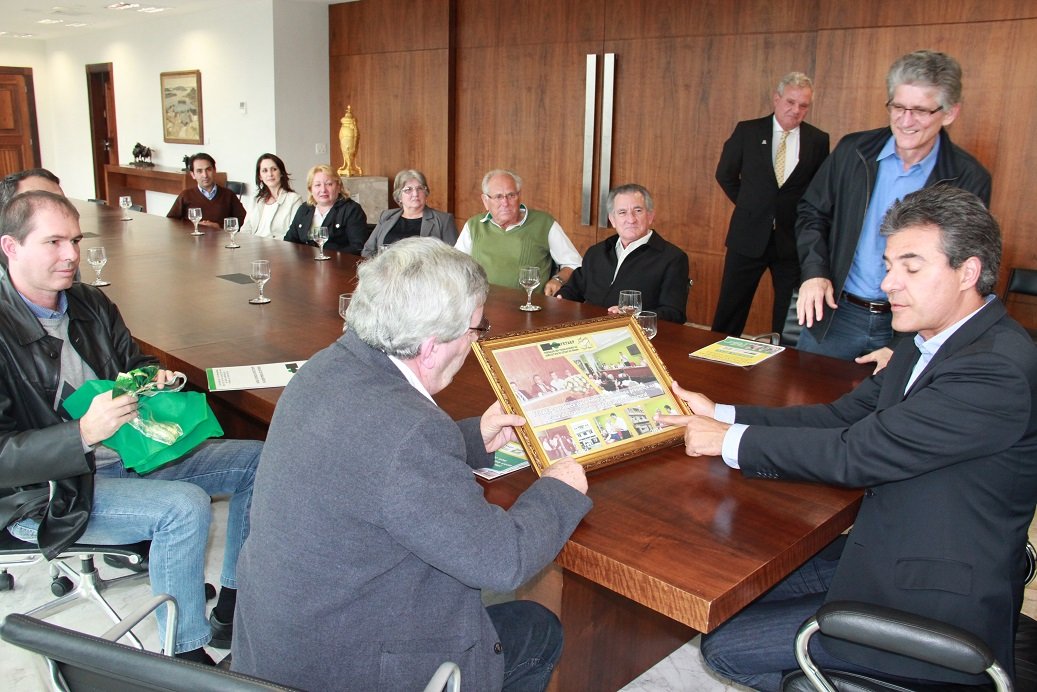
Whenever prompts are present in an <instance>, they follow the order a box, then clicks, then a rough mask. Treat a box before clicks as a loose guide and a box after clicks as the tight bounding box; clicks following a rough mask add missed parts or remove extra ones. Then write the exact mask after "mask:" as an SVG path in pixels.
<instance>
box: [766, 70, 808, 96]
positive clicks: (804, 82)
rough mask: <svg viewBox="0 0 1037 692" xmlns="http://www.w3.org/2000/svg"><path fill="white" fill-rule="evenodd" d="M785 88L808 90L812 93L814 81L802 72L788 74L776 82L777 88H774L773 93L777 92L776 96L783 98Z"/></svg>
mask: <svg viewBox="0 0 1037 692" xmlns="http://www.w3.org/2000/svg"><path fill="white" fill-rule="evenodd" d="M785 87H792V88H793V89H810V90H811V91H813V89H814V81H813V80H812V79H810V77H807V76H806V75H805V74H803V73H802V72H789V73H788V74H787V75H785V76H784V77H782V78H781V79H780V80H779V81H778V86H776V87H775V88H774V91H776V92H778V96H783V95H784V94H785Z"/></svg>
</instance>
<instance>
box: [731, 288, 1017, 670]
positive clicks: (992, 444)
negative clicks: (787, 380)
mask: <svg viewBox="0 0 1037 692" xmlns="http://www.w3.org/2000/svg"><path fill="white" fill-rule="evenodd" d="M917 360H918V349H917V348H916V347H915V345H914V342H913V341H912V340H910V339H905V340H903V341H901V343H900V344H899V345H898V346H897V348H896V350H895V351H894V353H893V357H892V359H891V360H890V362H889V365H888V366H887V367H886V369H885V370H883V371H882V372H880V373H879V374H878V375H876V376H874V377H871V378H869V379H868V380H865V381H864V382H863V383H862V384H861V385H860V386H858V387H857V388H856V389H854V390H853V391H852V392H850V393H849V394H846V395H845V396H843V397H841V398H840V399H838V400H837V401H835V402H833V403H831V404H822V405H816V406H797V407H790V408H782V409H762V408H756V407H742V406H739V407H738V408H737V409H736V412H737V413H736V420H737V422H739V423H749V424H750V427H749V428H748V429H747V430H746V431H745V435H744V436H743V437H742V442H741V445H740V447H739V452H738V454H739V460H740V465H741V467H742V472H743V473H744V474H746V475H747V476H754V477H758V478H790V479H801V480H810V481H818V482H822V483H832V484H835V485H842V486H848V487H864V488H866V489H867V490H866V491H865V495H864V501H863V503H862V504H861V509H860V512H859V513H858V514H857V520H856V522H855V524H854V527H853V530H852V531H851V533H850V536H849V539H848V540H847V542H846V547H845V548H844V550H843V553H842V557H841V558H840V561H839V567H838V570H837V572H836V575H835V579H834V581H833V582H832V587H831V589H830V590H829V592H828V600H830V601H831V600H857V601H865V602H867V603H877V604H880V605H885V606H890V607H893V608H900V609H902V610H906V611H909V612H913V613H918V614H921V615H926V616H929V617H933V618H936V619H938V620H943V621H945V622H949V623H951V624H954V625H957V626H958V627H961V628H963V629H965V630H968V631H970V632H972V633H974V634H976V635H977V636H979V637H980V638H982V639H983V640H984V641H985V642H986V643H987V644H988V645H989V646H990V647H991V648H992V649H993V650H994V653H995V655H996V656H997V659H998V660H999V661H1000V662H1001V663H1002V664H1003V665H1005V666H1006V667H1007V668H1008V670H1009V671H1011V670H1012V669H1013V658H1014V657H1013V654H1012V647H1013V639H1014V635H1015V625H1016V619H1017V615H1018V613H1019V608H1020V606H1021V605H1022V593H1023V583H1022V579H1023V574H1022V559H1023V557H1022V556H1023V549H1024V546H1025V545H1026V533H1027V529H1028V527H1029V525H1030V521H1031V519H1032V518H1033V512H1034V501H1035V499H1037V349H1035V348H1034V345H1033V341H1032V340H1031V339H1030V336H1029V335H1028V334H1027V333H1026V331H1025V330H1023V328H1022V327H1020V326H1019V324H1018V323H1016V322H1015V321H1014V320H1013V319H1012V318H1011V317H1009V316H1008V315H1007V314H1006V312H1005V308H1004V306H1003V305H1002V304H1001V302H1000V301H998V300H994V301H993V302H992V303H990V304H989V305H987V306H986V307H984V308H983V309H982V310H980V311H979V312H978V313H977V314H976V315H975V316H974V317H972V319H970V320H969V321H968V322H966V323H965V324H964V325H962V327H961V328H960V329H959V330H958V331H957V332H955V333H954V334H953V335H952V336H951V337H950V338H949V339H948V340H947V342H946V343H944V344H943V346H942V347H941V348H940V350H939V351H937V352H936V355H935V356H934V357H933V359H932V360H931V361H930V362H929V363H928V364H927V365H926V367H925V369H924V370H923V371H922V373H921V374H920V375H919V377H918V379H917V380H915V382H914V383H913V384H912V385H911V388H910V389H909V390H908V391H907V393H906V394H905V393H904V387H905V385H906V384H907V381H908V378H909V376H910V374H911V371H912V369H913V368H914V365H915V363H916V362H917ZM825 648H827V649H828V650H829V651H831V652H832V653H833V654H835V655H837V656H841V657H844V658H847V659H849V660H852V661H854V662H856V663H860V664H863V665H867V666H871V667H873V668H877V669H879V670H884V671H888V672H891V673H897V674H900V675H904V676H909V677H918V678H923V679H935V680H950V681H952V682H965V683H968V682H972V683H974V682H977V681H980V680H982V678H973V679H970V678H967V677H959V678H953V677H949V676H948V675H947V674H946V673H944V674H943V677H941V674H940V671H941V670H943V669H939V668H935V667H932V666H929V665H927V664H921V663H911V662H908V660H907V659H901V658H897V657H891V656H890V655H881V654H878V653H877V652H875V651H874V650H871V649H862V648H860V647H853V646H852V645H849V644H846V643H838V642H835V641H834V640H827V641H826V643H825Z"/></svg>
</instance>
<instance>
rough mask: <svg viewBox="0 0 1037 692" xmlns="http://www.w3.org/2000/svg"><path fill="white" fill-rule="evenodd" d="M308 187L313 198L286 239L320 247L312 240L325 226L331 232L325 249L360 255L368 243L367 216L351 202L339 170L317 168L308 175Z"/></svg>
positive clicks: (296, 214) (294, 220)
mask: <svg viewBox="0 0 1037 692" xmlns="http://www.w3.org/2000/svg"><path fill="white" fill-rule="evenodd" d="M306 188H307V189H308V190H309V191H310V197H309V199H308V200H307V202H306V203H305V204H303V205H301V206H300V207H299V211H297V212H296V213H295V218H294V219H293V220H292V225H291V226H289V227H288V233H286V234H285V236H284V239H285V240H287V241H289V242H292V243H302V244H304V245H314V246H316V243H314V242H313V241H312V240H310V231H312V230H313V229H314V228H320V227H321V226H324V227H326V228H327V229H328V242H327V243H326V244H325V245H324V249H325V250H337V251H339V252H351V253H353V254H354V255H359V254H360V251H361V250H363V249H364V243H365V242H367V235H368V233H367V215H366V214H364V210H363V209H362V208H361V207H360V205H359V204H357V203H356V202H354V201H353V200H351V199H349V197H348V194H346V193H345V191H344V190H343V188H342V181H341V180H340V179H339V177H338V173H336V172H335V169H334V168H332V167H331V166H330V165H328V164H326V163H321V164H318V165H316V166H314V167H313V168H311V169H310V172H309V173H307V174H306Z"/></svg>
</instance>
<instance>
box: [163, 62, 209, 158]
mask: <svg viewBox="0 0 1037 692" xmlns="http://www.w3.org/2000/svg"><path fill="white" fill-rule="evenodd" d="M159 82H160V86H161V88H162V141H164V142H170V143H173V144H202V143H203V142H204V141H205V130H204V127H203V126H202V72H201V70H182V71H180V72H163V73H161V74H160V75H159Z"/></svg>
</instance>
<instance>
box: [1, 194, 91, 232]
mask: <svg viewBox="0 0 1037 692" xmlns="http://www.w3.org/2000/svg"><path fill="white" fill-rule="evenodd" d="M46 207H53V208H55V209H57V210H58V211H59V212H61V213H62V214H65V215H67V216H70V217H71V218H73V219H75V220H76V221H78V220H79V210H78V209H76V207H75V205H73V204H72V203H71V202H69V201H68V199H67V198H65V197H63V196H61V195H59V194H56V193H53V192H47V191H46V190H30V191H29V192H20V193H18V194H17V195H15V196H14V197H12V198H11V201H10V202H8V203H7V206H5V207H4V208H3V211H0V236H5V235H9V236H11V237H12V238H14V239H15V240H17V241H18V243H19V244H22V243H24V242H25V239H26V238H27V237H28V236H29V234H30V233H32V231H33V229H34V228H35V225H36V223H35V217H36V214H37V213H38V212H39V211H40V210H41V209H44V208H46Z"/></svg>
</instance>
